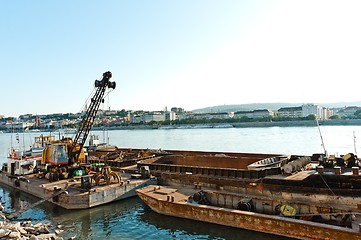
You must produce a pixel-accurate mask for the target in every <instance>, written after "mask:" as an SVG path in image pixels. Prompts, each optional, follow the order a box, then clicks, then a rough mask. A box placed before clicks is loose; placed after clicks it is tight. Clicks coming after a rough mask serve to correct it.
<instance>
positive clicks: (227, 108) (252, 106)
mask: <svg viewBox="0 0 361 240" xmlns="http://www.w3.org/2000/svg"><path fill="white" fill-rule="evenodd" d="M303 104H304V103H248V104H234V105H219V106H213V107H205V108H200V109H194V110H192V112H195V113H215V112H237V111H252V110H256V109H269V110H272V111H277V110H278V109H280V108H283V107H298V106H301V105H303ZM315 104H317V105H320V106H322V107H328V108H342V107H345V106H361V101H360V102H337V103H315Z"/></svg>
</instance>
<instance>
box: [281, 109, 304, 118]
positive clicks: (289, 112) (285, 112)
mask: <svg viewBox="0 0 361 240" xmlns="http://www.w3.org/2000/svg"><path fill="white" fill-rule="evenodd" d="M277 113H278V116H279V117H290V118H299V117H302V107H284V108H280V109H278V111H277Z"/></svg>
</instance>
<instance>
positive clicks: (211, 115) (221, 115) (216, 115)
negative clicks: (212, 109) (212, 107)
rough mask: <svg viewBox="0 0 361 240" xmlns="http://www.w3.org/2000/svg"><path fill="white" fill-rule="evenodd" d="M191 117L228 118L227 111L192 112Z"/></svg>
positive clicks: (200, 118)
mask: <svg viewBox="0 0 361 240" xmlns="http://www.w3.org/2000/svg"><path fill="white" fill-rule="evenodd" d="M191 118H193V119H197V120H203V119H204V120H209V119H229V118H230V116H229V113H228V112H218V113H194V114H193V115H192V116H191Z"/></svg>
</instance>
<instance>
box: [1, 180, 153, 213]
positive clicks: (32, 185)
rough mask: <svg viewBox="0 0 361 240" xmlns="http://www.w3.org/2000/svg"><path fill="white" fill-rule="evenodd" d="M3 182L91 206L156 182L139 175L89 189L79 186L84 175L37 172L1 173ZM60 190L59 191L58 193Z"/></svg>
mask: <svg viewBox="0 0 361 240" xmlns="http://www.w3.org/2000/svg"><path fill="white" fill-rule="evenodd" d="M16 181H18V183H17V182H16ZM0 184H4V185H7V186H9V187H12V188H13V189H15V190H19V191H22V192H26V193H28V194H31V195H33V196H35V197H38V198H40V199H44V200H47V201H49V202H51V203H53V204H56V205H58V206H61V207H63V208H66V209H87V208H92V207H96V206H99V205H103V204H106V203H110V202H113V201H118V200H121V199H125V198H129V197H133V196H136V192H135V190H136V189H138V188H142V187H145V186H147V185H148V184H153V183H152V180H149V179H139V180H130V181H122V182H121V183H120V184H119V183H115V184H110V185H106V186H97V187H95V188H91V189H90V190H85V189H81V188H80V187H79V185H80V184H81V183H80V179H78V180H75V181H69V180H59V181H55V182H49V181H48V180H46V179H38V178H37V177H36V174H31V175H26V178H25V179H24V180H20V181H19V180H18V179H17V178H14V177H9V176H7V175H6V174H5V173H0ZM58 192H59V193H60V194H59V195H57V193H58Z"/></svg>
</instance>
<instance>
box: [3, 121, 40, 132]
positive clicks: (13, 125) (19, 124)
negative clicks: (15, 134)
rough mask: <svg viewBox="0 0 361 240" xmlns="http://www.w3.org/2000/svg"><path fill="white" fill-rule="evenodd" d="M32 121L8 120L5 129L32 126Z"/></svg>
mask: <svg viewBox="0 0 361 240" xmlns="http://www.w3.org/2000/svg"><path fill="white" fill-rule="evenodd" d="M33 125H34V123H30V122H8V123H6V124H5V127H6V129H8V130H9V131H11V130H25V129H26V128H29V127H32V126H33Z"/></svg>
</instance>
